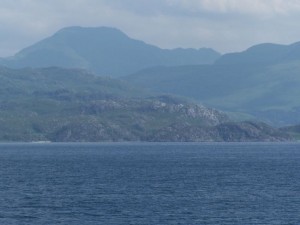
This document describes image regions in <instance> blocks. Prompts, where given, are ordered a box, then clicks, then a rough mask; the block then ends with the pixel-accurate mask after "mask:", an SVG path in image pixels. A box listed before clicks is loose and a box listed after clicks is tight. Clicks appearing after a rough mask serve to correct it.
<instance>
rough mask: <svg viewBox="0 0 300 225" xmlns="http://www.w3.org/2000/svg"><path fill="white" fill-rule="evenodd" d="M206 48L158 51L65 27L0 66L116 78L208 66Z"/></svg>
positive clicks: (100, 31)
mask: <svg viewBox="0 0 300 225" xmlns="http://www.w3.org/2000/svg"><path fill="white" fill-rule="evenodd" d="M219 56H220V54H219V53H218V52H216V51H215V50H213V49H210V48H200V49H183V48H177V49H161V48H158V47H156V46H154V45H150V44H146V43H145V42H143V41H140V40H135V39H132V38H130V37H128V36H127V35H126V34H125V33H123V32H121V31H120V30H118V29H116V28H110V27H78V26H77V27H67V28H63V29H61V30H59V31H58V32H56V33H55V34H54V35H52V36H51V37H48V38H45V39H43V40H41V41H39V42H37V43H36V44H33V45H32V46H29V47H27V48H25V49H23V50H21V51H20V52H18V53H16V54H15V56H12V57H9V58H2V60H0V63H1V64H2V65H3V66H8V67H11V68H22V67H33V68H39V67H50V66H58V67H65V68H82V69H86V70H91V71H93V72H95V73H97V74H99V75H105V76H112V77H117V76H121V75H126V74H129V73H133V72H136V71H138V70H141V69H143V68H147V67H152V66H158V65H184V64H211V63H213V62H214V61H215V60H216V59H217V58H218V57H219Z"/></svg>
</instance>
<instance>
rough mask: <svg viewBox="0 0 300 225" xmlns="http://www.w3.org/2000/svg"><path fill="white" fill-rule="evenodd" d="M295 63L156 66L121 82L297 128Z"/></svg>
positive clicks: (299, 70) (298, 64) (299, 107)
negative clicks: (293, 125) (295, 125)
mask: <svg viewBox="0 0 300 225" xmlns="http://www.w3.org/2000/svg"><path fill="white" fill-rule="evenodd" d="M299 74H300V60H299V61H287V62H285V61H284V62H281V63H276V64H269V65H267V64H260V63H257V64H244V63H239V61H237V62H236V63H228V64H225V63H224V64H221V63H217V64H215V65H198V66H176V67H156V68H151V69H145V70H142V71H140V72H138V73H135V74H132V75H130V76H127V77H124V79H125V80H126V81H128V82H129V83H131V84H133V85H136V86H139V87H142V88H147V89H148V90H150V91H156V92H160V93H171V94H176V95H181V96H186V97H189V98H192V99H195V100H197V101H199V102H202V103H203V104H205V105H208V106H210V107H214V108H217V109H220V110H224V111H228V112H235V113H239V114H240V115H241V114H243V115H245V114H246V115H248V116H247V117H249V116H250V117H256V118H258V119H259V120H263V121H265V122H268V123H270V124H273V125H276V126H284V125H292V124H298V123H300V98H299V96H300V88H299V87H300V76H299Z"/></svg>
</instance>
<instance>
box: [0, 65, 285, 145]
mask: <svg viewBox="0 0 300 225" xmlns="http://www.w3.org/2000/svg"><path fill="white" fill-rule="evenodd" d="M0 80H1V84H2V85H1V87H0V93H1V95H0V141H55V142H57V141H59V142H70V141H71V142H77V141H84V142H85V141H89V142H97V141H284V140H290V137H289V136H288V135H287V134H285V133H284V132H280V131H279V130H277V129H274V128H272V127H270V126H267V125H265V124H262V123H254V122H251V123H250V122H243V123H232V122H231V121H230V120H229V119H228V117H227V115H226V114H224V113H222V112H220V111H217V110H214V109H211V108H207V107H204V106H202V105H199V104H194V103H191V102H189V101H186V100H183V99H181V98H175V97H172V96H166V95H164V96H152V95H150V94H149V93H146V92H144V91H141V90H139V89H137V88H133V87H131V86H130V85H128V84H126V83H124V82H123V81H120V80H116V79H111V78H103V77H99V76H96V75H94V74H91V73H88V72H86V71H83V70H78V69H61V68H44V69H21V70H12V69H7V68H1V69H0Z"/></svg>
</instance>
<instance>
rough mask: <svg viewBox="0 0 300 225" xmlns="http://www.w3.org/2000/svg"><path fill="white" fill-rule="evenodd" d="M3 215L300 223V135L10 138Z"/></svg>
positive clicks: (3, 172) (1, 164) (1, 180)
mask: <svg viewBox="0 0 300 225" xmlns="http://www.w3.org/2000/svg"><path fill="white" fill-rule="evenodd" d="M0 224H116V225H118V224H138V225H143V224H214V225H215V224H222V225H223V224H225V225H226V224H244V225H247V224H251V225H252V224H272V225H275V224H280V225H282V224H300V144H0Z"/></svg>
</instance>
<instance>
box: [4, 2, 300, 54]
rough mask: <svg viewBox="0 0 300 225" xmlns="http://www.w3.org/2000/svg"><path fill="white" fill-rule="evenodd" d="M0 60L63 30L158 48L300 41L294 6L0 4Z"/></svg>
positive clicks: (298, 6) (298, 10)
mask: <svg viewBox="0 0 300 225" xmlns="http://www.w3.org/2000/svg"><path fill="white" fill-rule="evenodd" d="M0 1H1V5H0V32H1V37H0V56H1V55H2V56H8V55H11V54H13V53H15V52H17V51H18V50H20V49H21V48H24V47H26V46H28V45H30V44H33V43H35V42H36V41H38V40H40V39H42V38H45V37H47V36H50V35H52V34H53V33H54V32H56V31H57V30H59V29H61V28H63V27H66V26H74V25H79V26H112V27H117V28H119V29H121V30H123V31H124V32H125V33H127V34H128V35H129V36H131V37H133V38H136V39H140V40H144V41H145V42H148V43H151V44H155V45H158V46H160V47H163V48H175V47H194V48H200V47H213V48H215V49H217V50H219V51H222V52H228V51H237V50H243V49H245V48H247V47H249V46H250V45H253V44H256V43H260V42H277V43H291V42H294V41H299V40H300V31H298V30H299V29H298V21H299V20H300V1H299V0H151V1H149V0H43V1H40V0H0Z"/></svg>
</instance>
